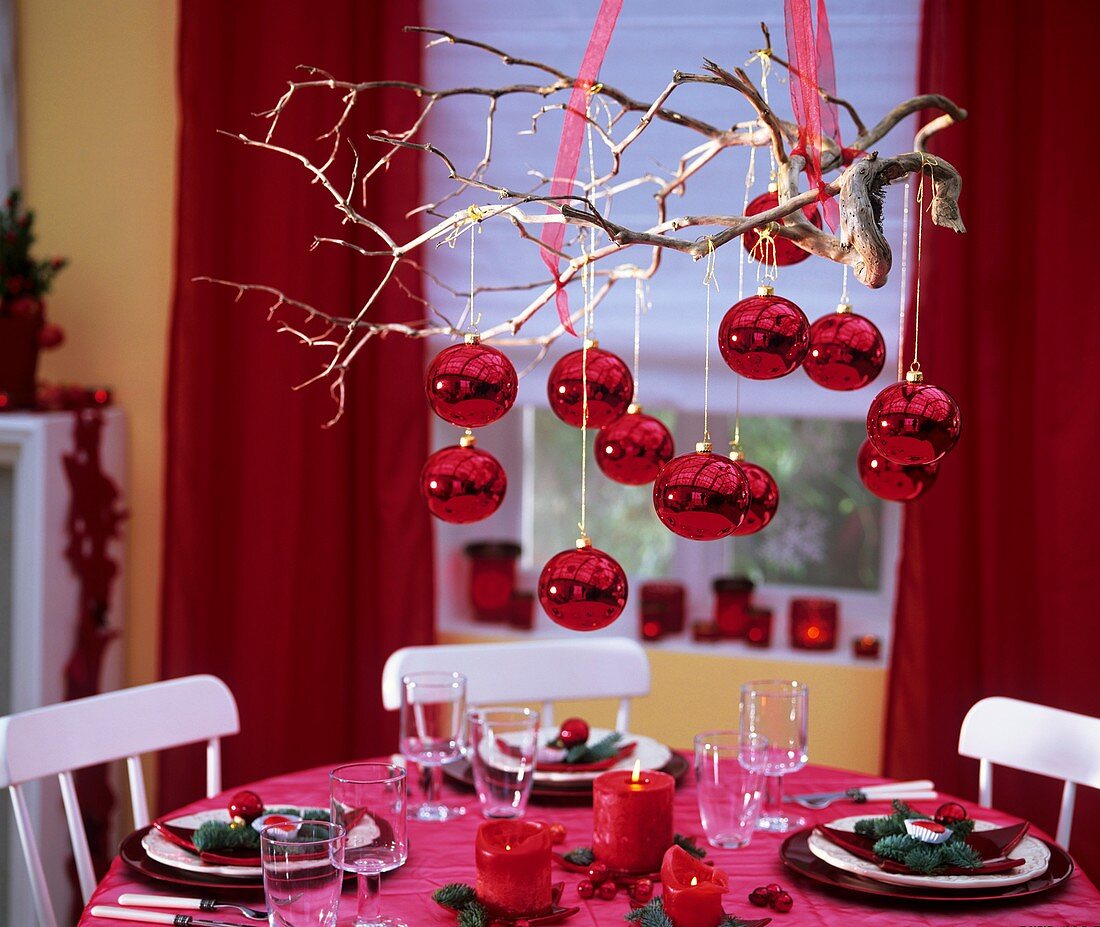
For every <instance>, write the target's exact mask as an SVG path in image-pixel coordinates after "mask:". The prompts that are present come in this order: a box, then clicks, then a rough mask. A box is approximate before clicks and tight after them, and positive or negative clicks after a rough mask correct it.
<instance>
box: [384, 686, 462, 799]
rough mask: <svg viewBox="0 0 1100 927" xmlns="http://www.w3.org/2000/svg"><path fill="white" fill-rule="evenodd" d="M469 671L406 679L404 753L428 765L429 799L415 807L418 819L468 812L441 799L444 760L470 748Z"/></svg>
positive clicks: (402, 723) (403, 723) (405, 755)
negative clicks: (467, 744) (467, 742)
mask: <svg viewBox="0 0 1100 927" xmlns="http://www.w3.org/2000/svg"><path fill="white" fill-rule="evenodd" d="M465 715H466V677H465V676H463V675H462V674H461V673H411V674H410V675H408V676H405V677H404V678H403V679H402V680H401V744H400V747H401V753H402V755H403V756H404V757H405V759H407V760H411V761H413V762H416V763H419V764H420V766H421V767H422V768H425V769H427V771H428V772H427V775H426V776H425V785H426V787H427V800H426V801H424V802H423V803H421V804H419V805H417V806H415V807H413V808H410V809H409V815H410V816H411V817H413V818H416V819H417V820H419V821H446V820H448V819H450V818H454V817H459V816H461V815H463V814H465V813H466V809H465V807H463V806H462V805H455V806H451V805H445V804H444V803H443V802H441V801H440V800H439V795H440V791H441V788H442V779H443V766H444V764H446V763H453V762H455V761H456V760H459V759H461V758H462V754H463V752H464V749H465V743H464V740H463V738H464V734H465V731H464V725H465Z"/></svg>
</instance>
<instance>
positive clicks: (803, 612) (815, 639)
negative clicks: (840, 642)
mask: <svg viewBox="0 0 1100 927" xmlns="http://www.w3.org/2000/svg"><path fill="white" fill-rule="evenodd" d="M837 610H838V606H837V602H836V600H835V599H791V646H792V647H793V648H795V649H796V650H833V649H835V647H836V638H837V622H838V617H837Z"/></svg>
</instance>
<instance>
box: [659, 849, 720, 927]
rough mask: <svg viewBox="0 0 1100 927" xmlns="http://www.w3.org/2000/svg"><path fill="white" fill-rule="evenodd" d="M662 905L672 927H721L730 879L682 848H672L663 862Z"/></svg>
mask: <svg viewBox="0 0 1100 927" xmlns="http://www.w3.org/2000/svg"><path fill="white" fill-rule="evenodd" d="M661 885H662V886H663V896H662V898H661V901H662V903H663V905H664V908H665V914H667V915H668V916H669V918H670V919H671V920H672V923H673V927H718V924H719V923H721V921H722V919H723V918H724V917H725V912H724V911H723V910H722V896H723V895H724V894H726V892H728V891H729V877H728V876H727V875H726V874H725V873H724V872H723V871H722V870H721V869H715V868H714V867H713V866H708V865H706V864H705V863H704V862H703V861H702V860H699V859H696V858H695V857H694V856H692V855H691V854H690V853H688V852H687V851H686V850H684V849H683V848H682V847H678V846H671V847H669V848H668V852H667V853H665V857H664V860H663V861H662V862H661Z"/></svg>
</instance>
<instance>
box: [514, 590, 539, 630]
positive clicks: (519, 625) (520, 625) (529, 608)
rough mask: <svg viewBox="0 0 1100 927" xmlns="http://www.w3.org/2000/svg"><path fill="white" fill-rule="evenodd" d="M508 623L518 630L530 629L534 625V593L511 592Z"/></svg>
mask: <svg viewBox="0 0 1100 927" xmlns="http://www.w3.org/2000/svg"><path fill="white" fill-rule="evenodd" d="M511 605H512V607H511V610H510V611H509V612H508V624H509V625H511V626H512V627H513V628H516V629H518V630H520V631H530V630H531V629H532V628H533V627H534V626H535V594H534V593H533V592H519V591H517V592H513V593H512V601H511Z"/></svg>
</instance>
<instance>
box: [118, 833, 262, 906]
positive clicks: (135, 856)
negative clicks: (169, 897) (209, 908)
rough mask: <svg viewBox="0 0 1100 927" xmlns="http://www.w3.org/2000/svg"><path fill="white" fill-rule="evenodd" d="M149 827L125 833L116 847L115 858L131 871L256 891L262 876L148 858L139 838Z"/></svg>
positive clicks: (186, 882) (160, 879) (171, 880)
mask: <svg viewBox="0 0 1100 927" xmlns="http://www.w3.org/2000/svg"><path fill="white" fill-rule="evenodd" d="M150 830H152V825H149V826H148V827H142V828H140V829H139V830H135V831H133V832H132V833H131V834H129V835H128V836H126V837H125V838H124V839H123V841H122V843H121V844H120V845H119V848H118V855H119V859H121V860H122V862H123V863H124V864H125V865H126V866H128V867H129V868H130V869H132V870H133V871H134V872H137V873H139V874H140V875H143V876H145V877H146V878H149V879H153V880H155V881H157V882H167V883H170V884H172V885H186V886H189V887H192V888H201V889H203V890H204V891H207V892H216V893H220V892H223V891H225V892H238V893H239V892H253V893H255V892H260V891H263V880H262V879H257V878H247V879H232V878H227V877H226V876H218V875H211V874H208V873H203V872H191V871H189V870H186V869H175V868H172V867H171V866H165V865H163V864H161V863H158V862H157V861H156V860H153V859H150V858H149V854H148V853H147V852H146V851H145V847H143V846H142V840H143V839H144V838H145V836H146V835H147V834H148V833H149V831H150Z"/></svg>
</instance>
